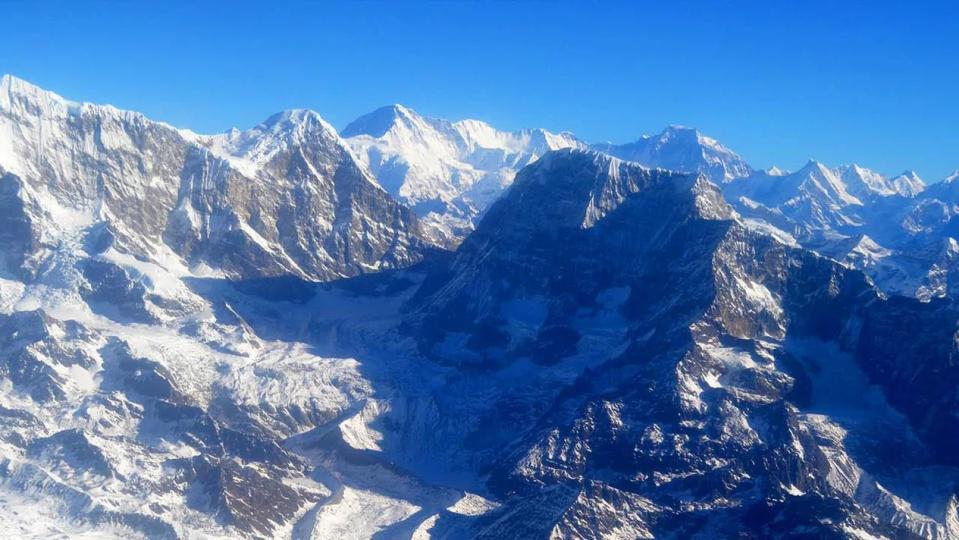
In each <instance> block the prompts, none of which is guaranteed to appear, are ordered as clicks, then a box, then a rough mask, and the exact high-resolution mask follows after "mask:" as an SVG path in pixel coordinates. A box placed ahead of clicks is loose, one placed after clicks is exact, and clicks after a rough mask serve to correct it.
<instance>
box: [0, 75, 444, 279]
mask: <svg viewBox="0 0 959 540" xmlns="http://www.w3.org/2000/svg"><path fill="white" fill-rule="evenodd" d="M0 134H2V135H0V140H2V142H0V169H2V170H3V171H4V173H5V174H4V176H3V180H2V181H0V183H2V186H3V187H2V192H0V193H2V197H0V204H3V205H4V208H9V209H10V212H5V214H4V215H5V217H4V219H6V220H10V221H11V225H12V227H13V230H12V231H11V233H10V234H12V233H13V231H16V237H17V239H18V240H17V241H18V242H19V244H20V245H19V246H18V247H17V248H16V249H14V250H11V252H10V253H5V255H6V256H7V257H8V259H9V260H8V261H7V263H8V266H11V265H12V267H11V269H10V270H11V271H13V272H27V273H30V272H35V271H36V265H37V264H39V260H38V257H37V255H38V253H37V251H38V249H37V248H38V246H41V245H46V246H47V247H51V248H52V247H54V246H53V244H56V243H60V242H62V241H63V236H65V235H68V234H75V233H79V232H81V231H82V230H83V229H89V228H91V227H93V226H96V225H98V224H104V225H106V226H107V227H108V229H109V238H104V239H102V244H101V245H100V247H101V249H102V248H105V247H109V246H112V247H114V248H115V249H117V250H118V251H120V252H122V253H127V254H130V255H132V256H135V257H139V258H145V259H153V260H158V259H161V258H163V257H165V256H167V253H168V252H169V251H170V250H172V251H173V254H175V256H179V257H180V258H182V260H183V262H184V263H185V264H186V265H187V266H188V267H194V268H195V267H198V266H203V267H206V268H209V269H213V270H214V271H219V272H222V273H224V274H226V275H229V276H234V277H243V278H246V277H257V276H273V275H285V274H292V275H297V276H300V277H304V278H308V279H319V280H328V279H333V278H337V277H343V276H351V275H357V274H360V273H363V272H366V271H370V270H375V269H379V268H390V267H396V266H405V265H408V264H411V263H413V262H415V261H417V260H418V259H419V257H420V252H421V251H422V249H423V248H424V247H425V243H424V242H423V240H422V239H421V236H420V231H419V225H418V221H417V219H416V216H415V215H414V214H413V213H412V212H411V211H410V210H408V209H406V208H405V207H403V206H402V205H400V204H398V203H396V202H395V201H394V200H392V199H391V198H390V197H389V195H388V194H387V193H385V192H384V191H383V190H381V189H380V188H379V187H378V186H377V185H376V182H375V180H373V179H372V177H370V175H369V173H368V172H367V171H366V169H364V168H363V166H362V165H360V164H359V163H358V162H357V161H356V160H355V159H354V158H353V156H352V154H351V153H350V151H349V149H348V147H347V146H346V145H345V144H344V143H343V141H342V140H341V139H340V138H339V136H338V135H337V134H336V132H335V130H333V129H332V128H331V127H330V126H329V125H328V124H326V123H325V122H324V121H323V120H322V119H321V118H320V117H319V116H318V115H317V114H316V113H313V112H311V111H287V112H285V113H281V114H278V115H276V116H273V117H271V118H270V119H268V120H267V121H266V122H265V123H263V124H262V125H260V126H257V127H256V128H253V129H251V130H249V131H246V132H233V133H230V134H227V135H221V136H213V137H204V136H197V135H194V134H191V133H188V132H183V131H178V130H176V129H174V128H172V127H170V126H168V125H165V124H161V123H158V122H153V121H150V120H148V119H147V118H145V117H143V116H142V115H140V114H137V113H132V112H126V111H119V110H116V109H114V108H112V107H104V106H98V105H90V104H80V103H73V102H70V101H67V100H65V99H63V98H60V97H59V96H57V95H55V94H52V93H50V92H46V91H44V90H41V89H39V88H36V87H34V86H32V85H30V84H28V83H26V82H24V81H21V80H18V79H15V78H13V77H10V76H5V77H4V78H3V79H2V82H0ZM45 221H46V222H49V223H45ZM57 232H60V233H61V235H60V237H59V238H55V237H54V235H55V234H56V233H57ZM44 236H47V238H44Z"/></svg>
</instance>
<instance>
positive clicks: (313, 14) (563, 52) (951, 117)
mask: <svg viewBox="0 0 959 540" xmlns="http://www.w3.org/2000/svg"><path fill="white" fill-rule="evenodd" d="M263 4H265V2H264V3H263ZM956 4H957V3H955V2H950V3H945V2H942V3H937V4H933V3H922V2H911V3H907V2H899V3H883V2H855V1H846V2H840V1H835V2H822V3H819V2H792V1H789V2H786V1H783V2H779V1H772V2H719V1H716V2H690V3H683V2H679V3H676V2H665V1H661V2H655V3H641V2H628V3H607V2H602V3H600V2H595V3H591V2H590V3H559V4H555V3H547V2H529V3H507V2H494V3H486V2H483V3H480V2H476V3H472V2H470V3H429V4H419V3H417V4H414V3H408V2H389V3H372V2H371V3H342V4H339V3H336V4H328V3H315V4H312V3H311V4H306V3H303V4H287V5H284V6H277V7H273V6H266V5H262V4H254V3H247V4H243V3H239V4H233V3H228V2H225V1H224V2H196V3H193V2H191V3H185V2H184V3H173V2H152V3H148V2H136V3H134V2H130V3H126V4H121V3H84V2H58V3H56V2H49V3H48V2H13V3H9V1H8V0H0V19H2V24H0V28H2V30H0V37H2V46H0V72H6V73H12V74H14V75H17V76H19V77H22V78H25V79H27V80H30V81H33V82H35V83H36V84H39V85H41V86H44V87H46V88H49V89H52V90H55V91H57V92H59V93H60V94H63V95H64V96H67V97H70V98H72V99H78V100H84V101H94V102H105V103H111V104H113V105H116V106H118V107H121V108H128V109H135V110H139V111H142V112H144V113H146V114H147V115H148V116H151V117H153V118H156V119H160V120H165V121H168V122H170V123H173V124H175V125H177V126H182V127H188V128H191V129H194V130H196V131H200V132H218V131H223V130H225V129H228V128H229V127H231V126H237V127H248V126H251V125H254V124H256V123H258V122H259V121H261V120H262V119H264V118H265V117H267V116H268V115H269V114H271V113H273V112H275V111H278V110H281V109H285V108H293V107H306V108H312V109H315V110H317V111H319V112H320V113H321V114H322V115H323V116H324V117H325V118H327V119H328V120H329V121H330V122H331V123H333V124H334V125H335V126H337V127H339V128H342V127H344V126H345V125H346V124H347V123H348V122H349V121H350V120H352V119H353V118H355V117H357V116H359V115H360V114H363V113H365V112H368V111H370V110H372V109H374V108H376V107H378V106H381V105H385V104H389V103H403V104H406V105H408V106H410V107H413V108H414V109H417V110H418V111H420V112H421V113H424V114H427V115H432V116H440V117H446V118H450V119H460V118H465V117H472V118H479V119H482V120H486V121H488V122H490V123H492V124H493V125H495V126H497V127H501V128H509V129H513V128H520V127H534V126H539V127H546V128H549V129H553V130H564V129H566V130H570V131H573V132H575V133H576V134H577V135H579V136H580V137H582V138H584V139H587V140H591V141H600V140H612V141H628V140H632V139H635V138H637V137H638V136H639V135H641V134H643V133H650V132H656V131H659V130H660V129H662V128H663V127H664V126H665V125H667V124H670V123H676V124H685V125H691V126H696V127H698V128H700V129H701V130H702V131H704V132H705V133H707V134H710V135H712V136H714V137H716V138H718V139H720V140H721V141H722V142H724V143H725V144H726V145H727V146H729V147H731V148H733V149H734V150H736V151H738V152H739V153H741V154H742V155H743V156H744V157H745V158H746V159H747V160H749V161H750V162H751V163H752V164H753V165H754V166H757V167H766V166H769V165H773V164H775V165H779V166H781V167H784V168H798V167H799V166H801V165H802V164H803V162H804V161H805V160H806V159H808V158H811V157H815V158H817V159H819V160H821V161H824V162H826V163H828V164H832V165H837V164H840V163H845V162H859V163H861V164H864V165H866V166H870V167H873V168H875V169H877V170H879V171H881V172H885V173H887V174H888V173H898V172H900V171H901V170H903V169H906V168H911V169H915V170H917V171H919V173H920V174H922V175H923V176H924V177H925V178H926V179H927V181H936V180H939V179H940V178H942V177H943V176H944V175H946V174H947V173H948V172H950V171H952V170H953V169H956V168H959V95H957V93H959V8H957V6H956Z"/></svg>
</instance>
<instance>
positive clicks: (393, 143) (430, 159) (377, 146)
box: [341, 105, 585, 245]
mask: <svg viewBox="0 0 959 540" xmlns="http://www.w3.org/2000/svg"><path fill="white" fill-rule="evenodd" d="M341 135H342V136H343V137H345V138H346V141H347V142H348V143H349V145H350V146H351V147H352V148H353V150H354V152H355V153H356V155H357V156H358V157H359V158H360V159H361V160H362V161H363V162H364V163H365V164H366V165H367V166H369V168H370V170H371V171H372V172H373V174H374V175H375V176H376V178H377V179H378V180H379V182H380V184H381V185H382V186H383V187H384V188H385V189H386V190H387V191H388V192H389V193H390V194H392V195H393V196H394V197H396V198H397V199H398V200H400V201H402V202H404V203H406V204H408V205H410V206H411V207H413V208H414V209H416V211H417V213H418V214H419V215H420V217H421V218H422V219H423V220H424V223H425V225H426V226H427V229H428V231H429V232H430V233H431V234H432V237H433V238H434V239H435V240H436V241H437V242H439V243H443V244H446V245H455V244H456V243H458V242H459V240H461V239H462V238H463V236H465V235H466V234H467V233H469V231H471V230H472V228H473V226H474V221H475V220H476V219H477V217H478V216H480V215H481V214H482V212H483V211H484V210H485V209H486V208H487V207H488V206H489V205H490V204H491V203H492V202H493V201H494V200H495V199H496V198H497V197H498V196H499V195H500V193H501V192H502V191H503V190H504V189H505V188H506V187H507V186H509V184H510V183H511V182H512V181H513V176H514V175H515V174H516V171H518V170H519V169H521V168H523V167H524V166H526V165H528V164H529V163H532V162H533V161H535V160H536V159H537V158H538V157H539V156H541V155H542V154H544V153H546V152H549V151H550V150H555V149H558V148H568V147H583V146H585V145H584V144H583V143H582V142H580V141H579V140H577V139H576V138H575V137H573V136H572V135H571V134H569V133H560V134H555V133H550V132H548V131H546V130H542V129H526V130H521V131H514V132H506V131H500V130H497V129H494V128H493V127H491V126H489V125H488V124H486V123H484V122H480V121H478V120H463V121H459V122H449V121H446V120H439V119H433V118H426V117H423V116H420V115H419V114H417V113H416V112H414V111H413V110H411V109H408V108H406V107H403V106H402V105H392V106H389V107H383V108H381V109H377V110H376V111H373V112H372V113H369V114H367V115H365V116H362V117H360V118H358V119H357V120H355V121H354V122H353V123H351V124H350V125H348V126H347V127H346V128H344V129H343V131H342V133H341Z"/></svg>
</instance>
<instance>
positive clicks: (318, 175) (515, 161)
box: [0, 76, 959, 540]
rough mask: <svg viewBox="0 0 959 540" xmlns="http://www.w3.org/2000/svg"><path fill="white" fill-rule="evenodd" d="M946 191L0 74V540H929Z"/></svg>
mask: <svg viewBox="0 0 959 540" xmlns="http://www.w3.org/2000/svg"><path fill="white" fill-rule="evenodd" d="M957 181H959V180H957V176H956V175H954V176H952V177H951V178H947V179H945V180H943V181H942V182H940V183H935V184H930V185H926V184H925V183H924V182H923V181H922V180H921V179H919V178H918V177H917V176H916V175H915V174H914V173H904V174H903V175H900V176H897V177H893V178H887V177H885V176H883V175H881V174H879V173H876V172H873V171H870V170H868V169H865V168H863V167H860V166H856V165H849V166H841V167H829V166H826V165H824V164H821V163H818V162H810V163H808V164H807V165H806V166H804V167H803V168H801V169H800V170H798V171H794V172H787V171H781V170H778V169H770V170H765V171H762V170H756V169H754V168H752V167H751V166H750V165H748V164H747V163H746V162H745V160H743V159H742V158H741V157H739V156H738V155H736V154H735V153H734V152H733V151H732V150H730V149H729V148H727V147H725V146H723V145H722V144H721V143H719V142H718V141H716V140H714V139H712V138H710V137H707V136H705V135H703V134H701V133H699V132H698V131H696V130H693V129H690V128H683V127H678V126H672V127H669V128H667V129H666V130H664V131H663V132H662V133H660V134H658V135H654V136H646V137H643V138H641V139H639V140H638V141H636V142H633V143H628V144H623V145H616V144H595V145H591V144H588V143H586V142H583V141H581V140H579V139H577V138H576V137H575V136H573V135H572V134H569V133H560V134H555V133H551V132H548V131H545V130H539V129H530V130H522V131H518V132H505V131H499V130H497V129H495V128H493V127H491V126H489V125H487V124H485V123H483V122H479V121H476V120H464V121H456V122H449V121H445V120H437V119H429V118H426V117H422V116H420V115H418V114H417V113H415V112H414V111H412V110H410V109H408V108H405V107H402V106H392V107H387V108H384V109H380V110H377V111H374V112H373V113H370V114H369V115H367V116H364V117H362V118H360V119H358V120H357V121H355V122H354V123H352V124H351V125H350V126H349V127H347V128H345V129H344V130H343V132H342V133H337V132H336V130H335V129H333V128H332V126H330V125H329V124H328V123H326V122H325V121H324V120H323V119H322V118H321V117H320V116H319V115H318V114H317V113H315V112H312V111H306V110H293V111H285V112H282V113H278V114H276V115H274V116H272V117H270V118H268V119H267V120H266V121H264V122H263V123H262V124H260V125H258V126H256V127H254V128H251V129H248V130H243V131H241V130H234V131H231V132H228V133H225V134H221V135H212V136H208V135H199V134H196V133H192V132H189V131H186V130H180V129H177V128H174V127H172V126H169V125H166V124H163V123H159V122H154V121H152V120H149V119H148V118H146V117H144V116H142V115H140V114H138V113H132V112H127V111H120V110H117V109H115V108H113V107H109V106H100V105H92V104H87V103H75V102H71V101H68V100H66V99H64V98H61V97H59V96H57V95H55V94H53V93H51V92H47V91H45V90H42V89H40V88H37V87H36V86H33V85H31V84H29V83H27V82H25V81H22V80H19V79H16V78H14V77H10V76H5V77H4V78H3V79H2V82H0V385H2V392H0V509H2V511H0V527H2V528H3V530H4V531H6V534H7V535H8V536H11V537H23V538H50V537H71V538H72V537H78V538H84V537H86V538H141V537H142V538H297V539H308V538H314V539H326V538H344V539H352V538H357V539H359V538H415V539H425V538H451V539H452V538H489V539H507V538H652V537H657V538H702V539H710V538H721V537H732V536H735V535H738V534H742V535H745V536H746V537H752V538H772V537H781V538H792V537H797V536H803V535H805V537H810V538H926V539H930V540H942V539H950V538H959V458H957V456H959V437H956V433H959V394H957V393H956V388H957V387H959V363H957V361H956V354H957V353H956V348H955V343H956V336H957V334H956V332H957V321H959V307H957V305H956V304H955V297H956V291H957V290H959V289H957V287H956V279H957V276H959V273H957V272H959V262H957V260H959V259H957V257H959V244H957V239H956V238H957V237H959V236H957V232H956V228H955V223H953V219H954V217H955V216H956V215H957V213H959V192H957V193H953V192H954V191H956V190H955V189H954V188H955V186H956V185H959V184H956V183H955V182H957Z"/></svg>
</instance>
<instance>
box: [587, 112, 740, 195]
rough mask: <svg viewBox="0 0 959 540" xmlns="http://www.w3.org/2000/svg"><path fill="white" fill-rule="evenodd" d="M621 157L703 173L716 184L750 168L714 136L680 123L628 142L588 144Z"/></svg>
mask: <svg viewBox="0 0 959 540" xmlns="http://www.w3.org/2000/svg"><path fill="white" fill-rule="evenodd" d="M591 148H592V149H594V150H597V151H599V152H604V153H607V154H610V155H612V156H615V157H618V158H620V159H625V160H627V161H635V162H636V163H639V164H641V165H645V166H647V167H656V168H660V169H668V170H671V171H677V172H681V173H689V174H695V173H702V174H704V175H706V178H708V179H709V180H711V181H712V182H714V183H716V184H724V183H726V182H730V181H732V180H734V179H736V178H743V177H746V176H749V175H750V174H751V173H752V172H753V170H752V168H751V167H750V166H749V164H748V163H746V161H745V160H743V158H741V157H739V156H738V155H737V154H736V153H735V152H733V151H732V150H730V149H728V148H726V147H725V146H723V145H722V144H720V143H719V142H718V141H716V140H715V139H712V138H709V137H707V136H705V135H703V134H702V133H700V132H699V131H697V130H695V129H692V128H687V127H683V126H669V127H667V128H666V129H665V130H663V131H662V133H660V134H659V135H656V136H644V137H643V138H642V139H639V140H638V141H636V142H632V143H627V144H621V145H616V144H611V143H605V144H596V145H593V146H592V147H591Z"/></svg>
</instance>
